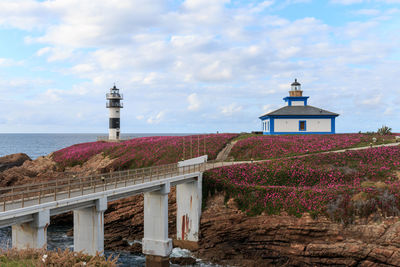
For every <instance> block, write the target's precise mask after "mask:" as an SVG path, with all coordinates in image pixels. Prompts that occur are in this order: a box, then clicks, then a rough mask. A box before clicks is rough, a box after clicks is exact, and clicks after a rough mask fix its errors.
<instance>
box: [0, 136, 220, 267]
mask: <svg viewBox="0 0 400 267" xmlns="http://www.w3.org/2000/svg"><path fill="white" fill-rule="evenodd" d="M185 135H189V134H187V133H174V134H168V133H156V134H155V133H134V134H122V136H121V137H122V138H138V137H147V136H185ZM99 136H106V134H104V133H83V134H82V133H79V134H74V133H67V134H63V133H57V134H48V133H22V134H21V133H15V134H13V133H7V134H0V157H2V156H5V155H9V154H14V153H25V154H27V155H28V156H29V157H30V158H31V159H36V158H38V157H40V156H46V155H48V154H50V153H51V152H53V151H56V150H59V149H62V148H64V147H68V146H71V145H74V144H78V143H85V142H94V141H96V140H97V138H98V137H99ZM71 228H72V226H57V225H51V226H50V227H49V228H48V232H47V238H48V240H47V243H48V244H47V248H48V249H51V250H55V249H57V248H61V249H66V248H69V249H73V243H74V242H73V237H72V236H68V235H67V232H68V231H69V230H70V229H71ZM137 242H140V240H137ZM10 245H11V227H6V228H0V248H2V249H6V248H9V247H10ZM104 254H105V255H106V256H109V255H114V256H116V255H118V256H119V258H118V264H119V266H121V267H127V266H144V265H145V257H144V255H143V254H131V253H128V252H124V251H107V250H106V251H105V252H104ZM188 256H191V253H190V251H188V250H184V249H179V248H174V249H173V251H172V254H171V257H188ZM171 266H176V267H177V266H179V265H174V264H171ZM187 266H188V265H187ZM190 266H196V267H217V266H219V265H215V264H212V263H208V262H204V261H202V260H201V259H197V263H196V264H195V265H190Z"/></svg>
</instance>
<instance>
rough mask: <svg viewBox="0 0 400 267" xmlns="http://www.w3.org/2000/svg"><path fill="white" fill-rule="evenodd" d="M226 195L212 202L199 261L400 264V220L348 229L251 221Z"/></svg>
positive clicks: (289, 219) (277, 219)
mask: <svg viewBox="0 0 400 267" xmlns="http://www.w3.org/2000/svg"><path fill="white" fill-rule="evenodd" d="M232 203H233V201H232V200H230V201H228V203H227V205H225V204H224V197H223V196H222V195H217V196H214V197H213V198H211V199H209V200H208V202H207V208H206V209H205V210H204V212H203V214H202V218H201V230H200V231H201V236H200V244H199V247H200V248H199V250H198V251H197V252H196V255H197V257H199V258H201V259H206V260H210V261H212V262H216V263H219V264H224V265H225V264H228V265H234V266H282V265H285V266H324V265H335V266H339V265H340V266H400V245H399V243H398V240H399V236H400V222H399V221H398V218H397V219H396V218H389V219H386V220H383V221H382V222H381V223H372V222H368V223H367V224H358V225H348V226H346V225H343V224H339V223H335V222H332V221H330V220H329V219H327V218H318V219H313V218H311V217H310V216H309V215H308V214H305V215H304V216H303V217H301V218H297V217H294V216H288V215H286V214H282V215H259V216H254V217H249V216H247V215H246V214H244V213H243V212H241V211H240V210H238V209H237V208H236V207H235V205H233V204H232Z"/></svg>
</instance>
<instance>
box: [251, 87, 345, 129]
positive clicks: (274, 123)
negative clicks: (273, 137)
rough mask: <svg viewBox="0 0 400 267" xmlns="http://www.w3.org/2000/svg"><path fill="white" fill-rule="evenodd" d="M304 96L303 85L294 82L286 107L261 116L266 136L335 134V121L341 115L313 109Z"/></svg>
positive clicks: (286, 100) (287, 97)
mask: <svg viewBox="0 0 400 267" xmlns="http://www.w3.org/2000/svg"><path fill="white" fill-rule="evenodd" d="M308 98H309V97H308V96H303V90H302V89H301V84H300V83H299V82H298V81H297V79H295V80H294V82H293V83H292V84H291V90H290V91H289V96H286V97H285V98H283V100H284V101H285V102H286V103H287V105H286V106H284V107H282V108H280V109H277V110H275V111H272V112H269V113H267V114H264V115H262V116H260V117H259V118H260V120H261V121H262V131H263V133H264V134H334V133H335V119H336V117H337V116H339V114H337V113H334V112H330V111H327V110H324V109H322V108H318V107H313V106H310V105H309V104H308Z"/></svg>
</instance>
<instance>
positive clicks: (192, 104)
mask: <svg viewBox="0 0 400 267" xmlns="http://www.w3.org/2000/svg"><path fill="white" fill-rule="evenodd" d="M187 100H188V102H189V106H188V108H187V109H188V110H190V111H195V110H198V109H199V108H200V105H201V102H200V99H199V97H198V96H197V94H196V93H193V94H190V95H189V96H188V97H187Z"/></svg>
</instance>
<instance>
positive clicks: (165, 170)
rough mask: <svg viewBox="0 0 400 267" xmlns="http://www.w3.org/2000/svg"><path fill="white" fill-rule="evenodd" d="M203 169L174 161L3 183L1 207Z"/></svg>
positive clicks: (93, 191)
mask: <svg viewBox="0 0 400 267" xmlns="http://www.w3.org/2000/svg"><path fill="white" fill-rule="evenodd" d="M204 170H206V166H205V164H204V163H201V164H193V165H189V166H185V167H178V165H177V164H176V163H173V164H166V165H160V166H153V167H147V168H140V169H132V170H125V171H118V172H110V173H100V174H94V175H89V176H82V177H75V176H72V177H68V178H62V179H55V180H50V181H44V182H40V183H31V184H25V185H18V186H12V187H3V188H0V211H6V210H11V209H18V208H24V207H27V206H32V205H37V204H42V203H46V202H51V201H57V200H60V199H66V198H70V197H73V196H80V195H87V194H91V193H96V192H100V191H106V190H110V189H113V188H120V187H126V186H128V185H134V184H141V183H145V182H150V181H154V180H160V179H164V178H168V177H173V176H177V175H182V174H188V173H193V172H200V171H204Z"/></svg>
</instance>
